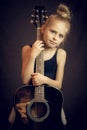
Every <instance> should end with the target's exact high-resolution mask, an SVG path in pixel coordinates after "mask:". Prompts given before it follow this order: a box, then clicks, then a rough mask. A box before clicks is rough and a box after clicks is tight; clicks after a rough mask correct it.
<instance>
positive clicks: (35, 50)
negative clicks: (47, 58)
mask: <svg viewBox="0 0 87 130" xmlns="http://www.w3.org/2000/svg"><path fill="white" fill-rule="evenodd" d="M42 50H44V44H43V41H40V40H37V41H36V42H35V43H34V44H33V45H32V48H31V55H32V56H33V57H35V58H36V57H37V56H38V55H39V54H40V52H41V51H42Z"/></svg>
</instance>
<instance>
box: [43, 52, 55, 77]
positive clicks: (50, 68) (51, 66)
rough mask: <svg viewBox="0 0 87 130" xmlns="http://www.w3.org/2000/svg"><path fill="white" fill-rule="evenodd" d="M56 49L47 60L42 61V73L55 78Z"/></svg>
mask: <svg viewBox="0 0 87 130" xmlns="http://www.w3.org/2000/svg"><path fill="white" fill-rule="evenodd" d="M56 57H57V51H56V52H55V54H54V55H53V57H52V58H51V59H49V60H47V61H45V62H44V75H45V76H47V77H49V78H52V79H55V76H56V71H57V60H56Z"/></svg>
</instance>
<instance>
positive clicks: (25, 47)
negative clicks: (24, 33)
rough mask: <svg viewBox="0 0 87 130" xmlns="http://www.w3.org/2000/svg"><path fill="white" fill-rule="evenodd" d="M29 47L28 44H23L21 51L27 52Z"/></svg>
mask: <svg viewBox="0 0 87 130" xmlns="http://www.w3.org/2000/svg"><path fill="white" fill-rule="evenodd" d="M30 49H31V47H30V45H25V46H23V47H22V52H28V51H29V50H30Z"/></svg>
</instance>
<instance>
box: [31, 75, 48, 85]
mask: <svg viewBox="0 0 87 130" xmlns="http://www.w3.org/2000/svg"><path fill="white" fill-rule="evenodd" d="M31 78H32V83H33V85H34V86H39V85H42V84H45V81H46V76H44V75H42V74H40V73H33V74H32V75H31Z"/></svg>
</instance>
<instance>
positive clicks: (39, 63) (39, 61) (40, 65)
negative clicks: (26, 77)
mask: <svg viewBox="0 0 87 130" xmlns="http://www.w3.org/2000/svg"><path fill="white" fill-rule="evenodd" d="M40 30H41V29H40V28H37V40H41V33H40ZM36 72H38V73H41V74H43V75H44V51H42V52H41V53H40V54H39V55H38V56H37V58H36Z"/></svg>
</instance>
